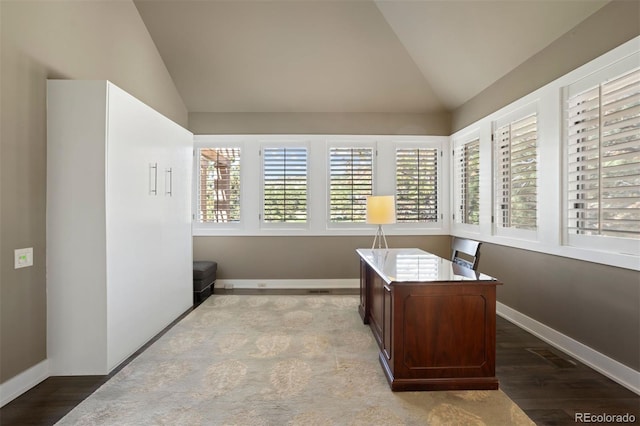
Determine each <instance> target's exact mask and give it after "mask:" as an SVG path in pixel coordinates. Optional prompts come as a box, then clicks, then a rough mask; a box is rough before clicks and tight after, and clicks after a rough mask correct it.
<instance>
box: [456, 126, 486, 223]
mask: <svg viewBox="0 0 640 426" xmlns="http://www.w3.org/2000/svg"><path fill="white" fill-rule="evenodd" d="M453 156H454V187H455V194H454V200H455V205H454V207H455V211H454V216H453V218H454V220H455V221H456V222H457V223H468V224H472V225H479V224H480V139H479V138H477V139H473V140H471V141H469V142H467V143H465V144H463V145H460V146H459V147H458V148H457V149H456V150H455V151H454V154H453Z"/></svg>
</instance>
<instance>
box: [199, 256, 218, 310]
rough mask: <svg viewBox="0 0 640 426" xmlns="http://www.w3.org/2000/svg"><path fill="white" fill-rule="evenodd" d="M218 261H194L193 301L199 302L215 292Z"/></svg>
mask: <svg viewBox="0 0 640 426" xmlns="http://www.w3.org/2000/svg"><path fill="white" fill-rule="evenodd" d="M217 271H218V263H217V262H211V261H203V260H197V261H194V262H193V303H194V304H197V303H200V302H202V301H203V300H204V299H206V298H207V297H209V296H210V295H211V294H212V293H213V284H214V282H215V281H216V272H217Z"/></svg>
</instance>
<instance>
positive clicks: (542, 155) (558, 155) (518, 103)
mask: <svg viewBox="0 0 640 426" xmlns="http://www.w3.org/2000/svg"><path fill="white" fill-rule="evenodd" d="M622 61H633V62H635V63H636V64H637V63H640V36H638V37H635V38H634V39H632V40H630V41H628V42H626V43H623V44H622V45H620V46H618V47H617V48H614V49H612V50H611V51H609V52H607V53H605V54H603V55H601V56H599V57H597V58H595V59H593V60H592V61H590V62H588V63H586V64H584V65H582V66H580V67H578V68H576V69H575V70H573V71H571V72H569V73H567V74H565V75H563V76H561V77H559V78H558V79H556V80H554V81H552V82H550V83H548V84H546V85H545V86H543V87H541V88H539V89H537V90H535V91H533V92H531V93H529V94H528V95H525V96H523V97H522V98H520V99H517V100H515V101H514V102H512V103H510V104H509V105H506V106H504V107H503V108H500V109H498V110H497V111H495V112H493V113H491V114H489V115H487V116H486V117H483V118H481V119H479V120H477V121H475V122H473V123H470V124H469V125H468V126H467V127H465V128H462V129H460V130H458V131H457V132H456V133H454V134H453V135H451V141H452V145H455V144H456V143H459V142H460V140H464V139H465V137H466V135H467V134H469V133H472V132H476V133H477V134H479V135H480V144H481V156H483V157H482V160H481V162H482V163H483V164H481V182H480V184H481V188H480V192H481V195H480V202H481V206H480V210H481V218H480V221H481V225H480V228H479V229H475V228H474V227H470V226H468V225H467V226H462V224H458V223H454V222H451V232H450V234H451V235H453V236H457V237H463V238H472V239H476V240H479V241H484V242H488V243H494V244H499V245H503V246H508V247H514V248H520V249H525V250H530V251H536V252H540V253H546V254H550V255H555V256H563V257H567V258H572V259H578V260H584V261H588V262H594V263H600V264H604V265H610V266H615V267H621V268H626V269H631V270H636V271H640V241H636V240H632V239H627V242H628V243H629V244H628V245H625V244H623V245H620V244H617V243H615V242H614V241H612V240H611V239H610V238H609V237H601V239H605V238H607V239H608V241H606V242H605V241H602V244H601V243H600V242H598V241H597V240H598V238H589V239H585V238H573V239H574V240H576V241H572V242H571V245H570V244H569V243H568V241H567V240H568V238H567V235H566V223H567V216H566V215H567V213H566V206H567V199H566V195H565V193H566V188H567V186H566V185H567V182H566V165H565V156H566V152H565V140H564V137H565V136H564V135H565V134H566V128H565V126H566V121H565V114H564V105H565V104H564V101H565V96H566V93H565V90H566V87H567V86H569V85H571V84H574V83H575V82H577V81H580V80H582V79H585V78H588V77H589V76H591V75H592V74H594V73H597V72H599V71H600V70H602V69H605V68H607V67H609V66H611V65H612V64H621V63H622ZM618 74H622V72H620V73H618ZM533 103H535V104H537V105H538V158H539V163H538V183H539V188H544V193H542V190H541V191H540V192H539V195H538V212H539V215H538V229H537V238H536V239H530V238H523V237H521V236H518V235H506V234H504V233H498V234H496V233H495V232H494V229H493V228H494V227H493V226H492V224H491V223H490V220H491V218H490V216H491V212H492V211H493V210H492V209H493V203H494V202H495V201H494V198H493V194H492V192H493V187H494V185H493V180H492V164H493V160H492V161H485V158H491V156H492V143H491V134H492V130H493V128H492V123H493V122H494V121H496V120H499V119H501V118H502V117H504V116H506V115H508V114H511V113H513V112H514V111H517V110H518V109H521V108H524V107H526V106H527V105H530V104H533ZM449 153H451V150H449ZM486 163H489V164H486ZM452 165H453V159H451V161H450V165H449V168H450V169H453V167H452ZM485 166H488V167H485ZM450 176H451V180H450V181H451V185H452V186H453V180H452V179H453V170H451V172H450ZM450 194H453V191H452V192H451V193H450ZM487 194H491V196H488V195H487ZM450 205H451V206H453V200H451V202H450ZM449 217H451V216H449ZM487 222H488V225H489V226H486V225H487ZM476 228H477V227H476ZM575 237H587V236H583V235H576V236H575ZM577 240H582V241H577ZM610 243H613V244H610Z"/></svg>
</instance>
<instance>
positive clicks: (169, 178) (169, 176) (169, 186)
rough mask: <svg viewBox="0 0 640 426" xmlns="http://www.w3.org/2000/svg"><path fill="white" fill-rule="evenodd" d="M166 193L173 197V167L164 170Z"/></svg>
mask: <svg viewBox="0 0 640 426" xmlns="http://www.w3.org/2000/svg"><path fill="white" fill-rule="evenodd" d="M164 178H165V179H164V194H165V195H168V196H169V197H171V196H172V195H173V168H171V167H170V168H168V169H166V170H165V171H164Z"/></svg>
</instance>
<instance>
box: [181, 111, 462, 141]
mask: <svg viewBox="0 0 640 426" xmlns="http://www.w3.org/2000/svg"><path fill="white" fill-rule="evenodd" d="M189 129H190V130H191V131H192V132H193V133H195V134H336V135H361V134H365V135H431V136H449V135H450V134H451V115H450V114H449V113H437V114H429V115H427V114H395V113H388V114H384V113H203V112H191V113H189Z"/></svg>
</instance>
